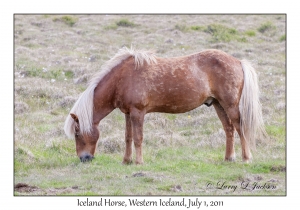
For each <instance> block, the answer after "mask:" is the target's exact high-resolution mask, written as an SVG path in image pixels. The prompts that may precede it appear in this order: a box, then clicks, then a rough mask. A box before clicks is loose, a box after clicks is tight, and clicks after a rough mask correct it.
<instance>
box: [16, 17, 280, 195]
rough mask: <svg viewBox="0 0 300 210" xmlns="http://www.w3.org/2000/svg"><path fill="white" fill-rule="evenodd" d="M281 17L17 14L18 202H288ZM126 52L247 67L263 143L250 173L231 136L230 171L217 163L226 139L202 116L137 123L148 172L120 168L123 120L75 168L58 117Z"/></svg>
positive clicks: (116, 114)
mask: <svg viewBox="0 0 300 210" xmlns="http://www.w3.org/2000/svg"><path fill="white" fill-rule="evenodd" d="M285 18H286V17H285V16H284V15H15V26H14V41H15V43H14V47H15V50H14V51H15V66H14V67H15V68H14V75H15V80H14V82H15V97H14V98H15V115H14V117H15V135H14V175H15V177H14V179H15V185H16V187H15V195H285V194H286V179H285V178H286V160H285V157H286V138H285V137H286V127H285V126H286V103H285V97H286V88H285V87H286V86H285V85H286V84H285V83H286V80H285V78H286V64H285V60H286V57H285V56H286V51H285V50H286V49H285V40H286V33H285V27H286V20H285ZM131 45H132V46H134V47H135V48H142V49H153V50H155V51H156V53H157V55H158V56H160V57H171V56H181V55H187V54H191V53H195V52H199V51H201V50H203V49H207V48H214V49H220V50H223V51H225V52H227V53H229V54H231V55H233V56H235V57H237V58H239V59H243V58H245V59H247V60H249V61H251V62H252V64H253V66H254V67H255V68H256V70H257V72H258V75H259V85H260V89H261V102H262V105H263V115H264V120H265V123H266V130H267V132H268V134H269V136H270V141H269V142H267V143H258V145H257V150H256V151H253V156H254V160H253V163H251V164H244V163H243V162H242V160H241V149H240V142H239V138H238V136H237V135H236V154H237V161H236V162H235V163H227V162H224V161H223V158H224V154H225V133H224V131H223V129H222V125H221V122H220V120H219V119H218V117H217V114H216V112H215V110H214V108H212V107H206V106H202V107H199V108H197V109H195V110H192V111H190V112H188V113H184V114H178V115H172V114H164V113H151V114H148V115H146V118H145V128H144V143H143V144H144V161H145V164H144V165H138V166H137V165H129V166H124V165H121V161H122V157H123V152H124V147H125V143H124V133H125V117H124V115H123V114H122V113H121V112H120V111H119V110H115V111H113V112H112V113H111V114H110V115H108V116H107V117H106V118H105V119H104V120H102V121H101V122H100V132H101V136H100V140H99V141H100V142H99V145H98V148H97V153H96V157H95V160H93V161H92V162H90V163H85V164H83V163H80V161H79V159H78V158H77V156H76V152H75V142H74V140H73V139H68V138H67V137H66V136H65V134H64V132H63V125H64V121H65V118H66V116H67V114H68V112H69V111H70V109H71V108H72V106H73V104H74V102H75V101H76V100H77V98H78V96H79V95H80V93H81V92H83V91H84V90H85V88H86V87H87V81H88V80H89V79H90V78H91V77H92V75H93V74H94V73H95V72H97V71H99V70H100V69H101V65H102V64H103V63H104V62H105V61H107V60H108V59H109V58H110V57H112V56H113V55H114V54H115V53H117V51H118V49H120V48H121V47H123V46H127V47H130V46H131ZM223 183H225V184H224V185H223V186H225V185H226V186H238V187H237V188H236V190H233V188H230V187H227V188H226V187H221V186H222V184H223ZM245 183H249V184H248V186H247V187H243V185H244V186H245ZM255 186H257V187H256V188H255ZM258 186H265V187H260V188H259V187H258ZM267 186H269V187H267ZM219 188H222V189H219ZM253 188H255V189H253Z"/></svg>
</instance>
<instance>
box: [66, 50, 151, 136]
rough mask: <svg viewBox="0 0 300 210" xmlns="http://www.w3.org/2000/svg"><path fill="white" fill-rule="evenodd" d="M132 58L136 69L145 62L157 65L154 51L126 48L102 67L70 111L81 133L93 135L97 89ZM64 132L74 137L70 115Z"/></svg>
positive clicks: (73, 123) (73, 127)
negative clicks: (117, 67) (106, 76)
mask: <svg viewBox="0 0 300 210" xmlns="http://www.w3.org/2000/svg"><path fill="white" fill-rule="evenodd" d="M130 56H132V57H133V58H134V62H135V66H136V69H137V68H139V67H140V66H143V65H144V63H145V62H146V63H147V64H151V63H156V56H155V54H154V53H153V52H152V51H144V50H135V49H133V48H130V49H128V48H126V47H124V48H122V49H120V50H119V51H118V53H117V54H116V55H115V56H114V57H112V58H111V59H110V60H109V61H107V62H106V63H105V64H104V65H103V66H102V67H101V71H100V72H98V73H96V74H95V75H94V77H93V78H92V79H91V80H90V82H89V85H88V88H87V89H86V90H85V91H84V92H83V93H82V94H81V95H80V97H79V99H78V100H77V101H76V103H75V104H74V106H73V108H72V109H71V111H70V113H73V114H76V115H77V116H78V119H79V124H80V132H81V133H91V131H92V124H93V109H94V100H93V99H94V90H95V88H96V87H97V85H98V84H99V82H100V81H101V80H102V79H103V78H104V77H105V75H107V74H108V73H109V72H110V71H111V70H112V69H113V68H114V67H116V66H117V65H119V64H120V63H121V62H122V61H124V60H126V59H127V58H129V57H130ZM64 131H65V133H66V135H67V136H68V137H69V138H72V137H74V133H75V122H74V120H73V118H72V117H71V116H70V114H69V115H68V117H67V119H66V121H65V126H64Z"/></svg>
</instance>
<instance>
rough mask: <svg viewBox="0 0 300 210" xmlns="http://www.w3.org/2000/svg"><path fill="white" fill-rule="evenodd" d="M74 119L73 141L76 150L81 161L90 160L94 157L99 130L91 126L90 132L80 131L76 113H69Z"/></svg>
mask: <svg viewBox="0 0 300 210" xmlns="http://www.w3.org/2000/svg"><path fill="white" fill-rule="evenodd" d="M70 115H71V117H72V118H73V119H74V121H75V141H76V152H77V156H78V157H79V158H80V161H81V162H86V161H90V160H92V159H93V158H94V154H95V150H96V147H97V142H98V139H99V130H98V128H97V126H95V125H94V126H93V129H92V132H91V133H81V132H80V125H79V120H78V117H77V115H75V114H72V113H71V114H70Z"/></svg>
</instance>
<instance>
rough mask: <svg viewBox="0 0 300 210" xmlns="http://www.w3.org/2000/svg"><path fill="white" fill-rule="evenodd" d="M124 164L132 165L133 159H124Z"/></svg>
mask: <svg viewBox="0 0 300 210" xmlns="http://www.w3.org/2000/svg"><path fill="white" fill-rule="evenodd" d="M122 164H123V165H131V164H132V160H123V162H122Z"/></svg>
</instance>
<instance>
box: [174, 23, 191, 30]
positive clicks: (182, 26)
mask: <svg viewBox="0 0 300 210" xmlns="http://www.w3.org/2000/svg"><path fill="white" fill-rule="evenodd" d="M175 29H177V30H179V31H182V32H185V31H188V27H187V26H186V25H182V24H176V25H175Z"/></svg>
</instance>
